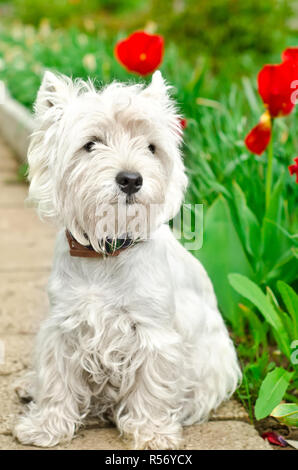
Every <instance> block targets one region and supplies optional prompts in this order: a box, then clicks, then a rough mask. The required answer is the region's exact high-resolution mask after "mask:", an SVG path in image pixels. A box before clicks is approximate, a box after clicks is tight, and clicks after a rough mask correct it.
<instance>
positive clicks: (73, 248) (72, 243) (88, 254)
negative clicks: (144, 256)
mask: <svg viewBox="0 0 298 470" xmlns="http://www.w3.org/2000/svg"><path fill="white" fill-rule="evenodd" d="M65 234H66V238H67V241H68V244H69V253H70V256H77V257H81V258H103V257H105V256H118V255H119V254H120V253H121V251H123V250H126V249H127V248H129V247H130V246H133V245H134V244H135V243H136V242H135V241H133V240H131V239H130V238H127V239H121V240H117V242H120V243H116V247H115V246H113V245H112V243H111V242H110V241H109V240H107V242H106V244H105V249H106V251H104V252H98V251H95V250H94V249H93V247H92V246H91V245H81V244H80V243H79V242H78V241H77V240H76V239H75V238H74V237H73V236H72V234H71V233H70V232H69V231H68V230H66V231H65ZM117 245H118V247H117Z"/></svg>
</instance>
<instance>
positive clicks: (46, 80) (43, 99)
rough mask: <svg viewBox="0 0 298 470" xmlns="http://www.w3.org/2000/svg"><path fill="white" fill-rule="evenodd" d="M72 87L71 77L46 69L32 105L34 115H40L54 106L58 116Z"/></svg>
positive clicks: (68, 97) (69, 95) (67, 99)
mask: <svg viewBox="0 0 298 470" xmlns="http://www.w3.org/2000/svg"><path fill="white" fill-rule="evenodd" d="M72 88H73V83H72V80H71V79H69V78H67V77H64V76H58V75H55V74H54V73H53V72H50V71H46V72H45V74H44V76H43V79H42V82H41V85H40V88H39V91H38V93H37V98H36V101H35V105H34V110H35V113H36V115H37V116H38V117H42V116H43V115H45V113H46V112H47V111H48V110H49V109H50V108H55V112H56V117H58V116H59V114H61V112H62V111H63V108H64V107H65V105H66V104H67V102H68V101H69V99H70V97H71V90H72Z"/></svg>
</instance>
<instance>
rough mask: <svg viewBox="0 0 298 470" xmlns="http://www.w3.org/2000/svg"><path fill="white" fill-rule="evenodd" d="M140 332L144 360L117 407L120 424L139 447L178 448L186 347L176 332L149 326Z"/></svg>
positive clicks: (140, 357)
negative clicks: (183, 353) (184, 347)
mask: <svg viewBox="0 0 298 470" xmlns="http://www.w3.org/2000/svg"><path fill="white" fill-rule="evenodd" d="M154 330H155V331H154ZM137 333H138V332H137ZM140 336H141V340H140V347H139V356H138V358H137V362H138V364H140V362H139V361H142V362H141V365H139V367H138V368H137V369H136V371H135V377H134V385H133V387H132V388H131V389H130V391H129V392H128V393H127V394H126V395H125V397H123V399H122V400H121V403H120V405H119V407H118V409H117V410H116V424H117V426H118V428H119V430H120V432H122V433H124V434H127V435H130V436H132V437H133V439H134V445H135V448H137V449H177V448H179V445H180V444H181V434H182V428H181V425H180V422H179V416H180V413H181V405H182V397H183V390H182V388H183V385H182V384H183V370H182V350H183V347H182V346H181V341H180V338H179V337H178V335H177V334H176V333H175V332H169V331H160V330H159V331H158V330H157V329H151V328H150V329H149V328H146V329H143V330H142V332H141V334H140V335H139V337H140ZM144 344H146V345H144Z"/></svg>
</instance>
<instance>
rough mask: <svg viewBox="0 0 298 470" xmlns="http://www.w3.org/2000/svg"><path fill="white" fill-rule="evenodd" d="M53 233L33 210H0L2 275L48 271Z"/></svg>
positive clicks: (52, 248)
mask: <svg viewBox="0 0 298 470" xmlns="http://www.w3.org/2000/svg"><path fill="white" fill-rule="evenodd" d="M54 233H55V232H54V230H53V228H51V227H50V226H49V225H48V224H46V223H42V222H40V221H39V219H38V217H37V215H36V214H35V211H34V210H33V209H21V208H19V209H18V208H4V209H3V208H0V259H1V265H0V271H13V270H15V271H18V270H20V269H22V270H26V271H28V270H34V269H35V270H38V269H48V268H49V267H50V266H51V264H52V257H53V250H54Z"/></svg>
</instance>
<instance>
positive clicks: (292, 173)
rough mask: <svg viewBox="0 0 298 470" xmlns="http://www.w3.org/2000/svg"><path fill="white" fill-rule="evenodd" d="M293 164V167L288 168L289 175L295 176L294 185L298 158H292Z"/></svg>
mask: <svg viewBox="0 0 298 470" xmlns="http://www.w3.org/2000/svg"><path fill="white" fill-rule="evenodd" d="M294 162H295V163H294V164H293V165H290V166H289V167H288V168H289V172H290V175H294V174H296V183H298V157H296V158H294Z"/></svg>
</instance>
